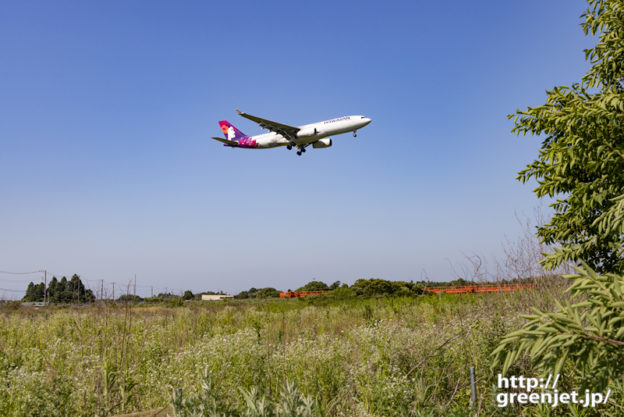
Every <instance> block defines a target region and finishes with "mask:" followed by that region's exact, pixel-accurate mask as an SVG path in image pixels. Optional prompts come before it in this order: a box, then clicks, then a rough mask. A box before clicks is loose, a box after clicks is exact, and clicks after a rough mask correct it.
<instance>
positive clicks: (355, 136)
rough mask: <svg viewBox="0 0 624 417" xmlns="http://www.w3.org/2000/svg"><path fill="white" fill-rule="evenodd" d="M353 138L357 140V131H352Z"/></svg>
mask: <svg viewBox="0 0 624 417" xmlns="http://www.w3.org/2000/svg"><path fill="white" fill-rule="evenodd" d="M353 137H354V138H357V130H354V131H353Z"/></svg>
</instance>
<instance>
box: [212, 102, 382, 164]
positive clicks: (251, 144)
mask: <svg viewBox="0 0 624 417" xmlns="http://www.w3.org/2000/svg"><path fill="white" fill-rule="evenodd" d="M236 112H237V113H238V114H239V115H241V116H242V117H244V118H246V119H249V120H252V121H254V122H256V123H258V124H259V125H260V127H261V128H263V129H268V130H270V131H271V132H270V133H264V134H261V135H256V136H247V135H245V134H244V133H243V132H241V131H240V130H238V129H237V128H236V127H234V125H233V124H232V123H230V122H228V121H227V120H221V121H220V122H219V126H220V127H221V130H222V131H223V134H224V135H225V139H223V138H219V137H214V136H213V137H212V139H215V140H218V141H219V142H223V144H224V146H229V147H231V148H247V149H265V148H276V147H278V146H285V147H286V149H288V150H291V149H292V148H296V149H297V155H299V156H301V154H302V153H304V152H305V151H306V147H308V146H310V145H312V148H314V149H320V148H329V147H330V146H332V140H331V138H330V137H329V136H331V135H340V134H342V133H347V132H353V137H356V136H357V130H358V129H361V128H363V127H364V126H366V125H367V124H369V123H370V122H371V119H369V118H368V117H365V116H343V117H338V118H336V119H331V120H324V121H322V122H317V123H311V124H307V125H303V126H290V125H285V124H283V123H278V122H273V121H271V120H267V119H263V118H261V117H257V116H252V115H251V114H247V113H244V112H242V111H240V110H238V109H237V110H236Z"/></svg>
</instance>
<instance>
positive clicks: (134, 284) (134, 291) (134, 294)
mask: <svg viewBox="0 0 624 417" xmlns="http://www.w3.org/2000/svg"><path fill="white" fill-rule="evenodd" d="M134 296H135V297H136V274H134Z"/></svg>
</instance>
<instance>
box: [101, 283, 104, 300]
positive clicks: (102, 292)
mask: <svg viewBox="0 0 624 417" xmlns="http://www.w3.org/2000/svg"><path fill="white" fill-rule="evenodd" d="M103 299H104V280H103V279H101V280H100V300H103Z"/></svg>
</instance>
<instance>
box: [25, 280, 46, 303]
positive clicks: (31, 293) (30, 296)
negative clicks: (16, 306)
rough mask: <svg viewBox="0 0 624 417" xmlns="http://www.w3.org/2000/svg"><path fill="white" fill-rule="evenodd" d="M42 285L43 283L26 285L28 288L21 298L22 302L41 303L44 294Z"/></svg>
mask: <svg viewBox="0 0 624 417" xmlns="http://www.w3.org/2000/svg"><path fill="white" fill-rule="evenodd" d="M43 287H44V285H43V282H41V283H39V284H33V283H32V282H31V283H29V284H28V288H26V295H24V298H22V301H25V302H39V301H43V294H44V288H43Z"/></svg>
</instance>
